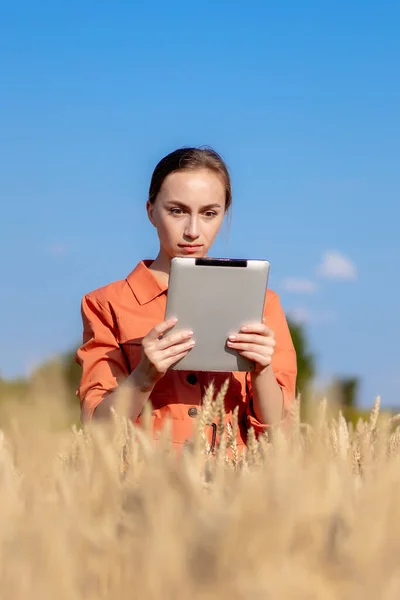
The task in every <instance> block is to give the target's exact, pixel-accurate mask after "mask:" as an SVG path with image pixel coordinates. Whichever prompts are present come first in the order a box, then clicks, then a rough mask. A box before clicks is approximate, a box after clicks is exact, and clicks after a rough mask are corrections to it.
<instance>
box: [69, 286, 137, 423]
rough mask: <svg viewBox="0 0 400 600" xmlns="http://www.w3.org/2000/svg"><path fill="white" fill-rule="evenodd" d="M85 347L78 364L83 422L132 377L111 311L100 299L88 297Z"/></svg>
mask: <svg viewBox="0 0 400 600" xmlns="http://www.w3.org/2000/svg"><path fill="white" fill-rule="evenodd" d="M81 314H82V323H83V344H82V345H81V346H80V348H79V349H78V350H77V353H76V361H77V363H78V364H80V365H81V367H82V375H81V380H80V384H79V386H78V389H77V391H76V394H77V396H78V397H79V400H80V405H81V420H82V422H85V421H89V420H90V419H91V418H92V416H93V412H94V410H95V408H96V407H97V406H98V405H99V404H100V402H101V401H102V400H103V398H104V397H105V396H106V395H107V394H108V393H110V392H111V391H113V390H114V389H115V388H116V387H117V386H118V381H119V380H120V379H122V378H125V377H127V376H128V375H129V369H128V364H127V361H126V359H125V356H124V354H123V352H122V350H121V347H120V345H119V344H118V341H117V337H116V332H115V327H114V322H113V318H112V315H111V313H110V311H109V310H108V309H107V308H105V307H104V306H103V305H102V304H101V303H100V302H99V301H98V300H97V299H96V298H93V297H92V296H90V295H86V296H84V298H83V300H82V304H81Z"/></svg>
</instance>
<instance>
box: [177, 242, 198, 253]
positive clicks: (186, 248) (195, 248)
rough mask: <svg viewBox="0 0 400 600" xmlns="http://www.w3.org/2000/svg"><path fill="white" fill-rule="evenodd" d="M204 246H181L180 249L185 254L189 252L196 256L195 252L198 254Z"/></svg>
mask: <svg viewBox="0 0 400 600" xmlns="http://www.w3.org/2000/svg"><path fill="white" fill-rule="evenodd" d="M202 247H203V246H202V245H201V244H198V245H184V244H179V248H181V249H182V250H183V251H184V252H187V253H188V254H194V253H195V252H198V251H199V250H201V248H202Z"/></svg>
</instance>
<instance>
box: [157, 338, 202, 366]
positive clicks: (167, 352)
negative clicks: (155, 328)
mask: <svg viewBox="0 0 400 600" xmlns="http://www.w3.org/2000/svg"><path fill="white" fill-rule="evenodd" d="M194 345H195V342H194V341H193V340H188V341H186V342H182V343H180V344H175V345H174V346H170V347H169V348H165V349H164V350H159V349H158V348H157V349H156V350H155V351H154V352H152V353H151V356H149V358H150V360H151V361H152V362H153V363H154V364H157V363H159V362H161V361H163V360H165V359H168V358H170V357H171V356H176V355H177V354H180V353H181V352H187V351H188V350H190V349H191V348H193V346H194Z"/></svg>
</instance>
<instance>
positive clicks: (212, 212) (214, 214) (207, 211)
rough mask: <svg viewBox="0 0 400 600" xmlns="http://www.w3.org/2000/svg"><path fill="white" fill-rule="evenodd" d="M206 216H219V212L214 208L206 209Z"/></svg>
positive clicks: (210, 217) (209, 217)
mask: <svg viewBox="0 0 400 600" xmlns="http://www.w3.org/2000/svg"><path fill="white" fill-rule="evenodd" d="M204 216H205V217H207V218H208V219H212V218H213V217H216V216H217V213H216V212H215V211H213V210H206V212H205V213H204Z"/></svg>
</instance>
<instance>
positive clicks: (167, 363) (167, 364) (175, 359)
mask: <svg viewBox="0 0 400 600" xmlns="http://www.w3.org/2000/svg"><path fill="white" fill-rule="evenodd" d="M187 353H188V350H185V352H181V353H180V354H177V355H176V356H173V357H171V358H169V359H168V360H166V361H164V363H163V367H162V368H163V370H165V371H167V369H169V368H170V367H171V365H173V364H175V363H177V362H178V361H179V360H181V359H182V358H185V356H186V354H187Z"/></svg>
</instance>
